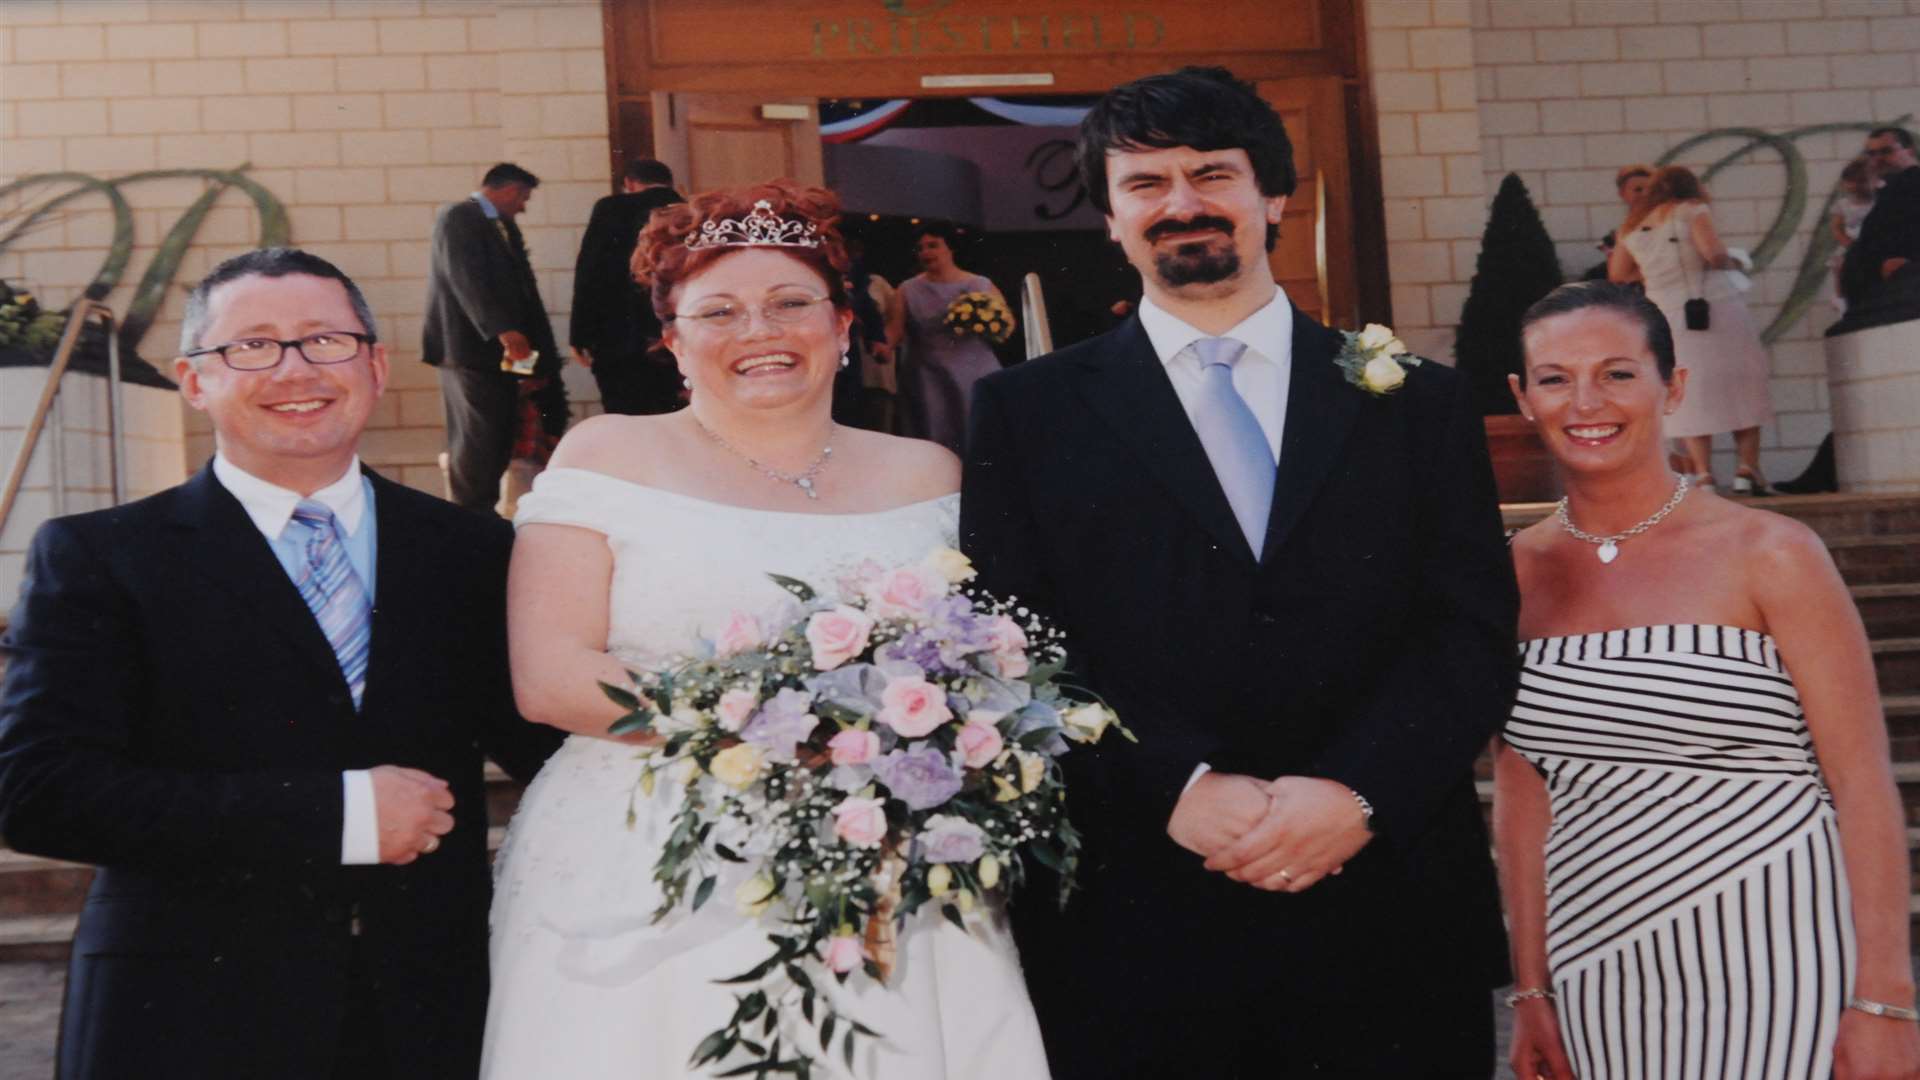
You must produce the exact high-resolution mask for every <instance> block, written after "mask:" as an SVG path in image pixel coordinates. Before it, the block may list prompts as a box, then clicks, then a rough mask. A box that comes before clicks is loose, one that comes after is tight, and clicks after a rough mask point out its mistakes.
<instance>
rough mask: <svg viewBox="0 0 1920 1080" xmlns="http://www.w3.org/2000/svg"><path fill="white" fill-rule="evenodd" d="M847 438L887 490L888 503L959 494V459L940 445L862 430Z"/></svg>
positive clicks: (849, 433) (852, 431)
mask: <svg viewBox="0 0 1920 1080" xmlns="http://www.w3.org/2000/svg"><path fill="white" fill-rule="evenodd" d="M846 438H847V439H848V441H849V443H850V444H851V445H850V446H849V449H852V450H855V451H856V452H857V453H858V455H859V460H860V462H861V463H862V465H863V466H864V467H865V468H867V469H868V470H869V471H870V474H871V475H873V476H875V477H877V478H879V480H880V482H881V483H883V484H884V485H885V486H886V488H887V492H888V494H889V495H890V496H892V497H891V498H890V499H889V500H888V501H889V502H898V503H909V502H924V501H925V500H927V499H937V498H939V497H940V496H942V495H951V494H953V493H954V492H956V491H959V490H960V459H959V458H958V457H956V456H954V453H953V451H951V450H949V449H947V448H946V447H944V446H941V445H940V444H939V443H935V442H928V441H926V440H925V439H903V438H901V437H899V436H897V435H884V434H881V433H880V432H877V431H863V430H859V429H854V430H851V431H849V432H848V433H847V436H846Z"/></svg>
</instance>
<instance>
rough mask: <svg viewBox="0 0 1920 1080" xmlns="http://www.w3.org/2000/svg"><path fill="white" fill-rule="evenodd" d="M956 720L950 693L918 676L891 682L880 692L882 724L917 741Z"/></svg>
mask: <svg viewBox="0 0 1920 1080" xmlns="http://www.w3.org/2000/svg"><path fill="white" fill-rule="evenodd" d="M951 719H953V710H951V709H949V708H947V692H946V691H945V690H944V689H942V688H940V687H938V686H935V685H934V684H932V683H930V682H928V681H927V680H926V679H923V678H921V677H920V676H918V675H912V676H907V677H905V678H899V679H891V680H888V682H887V688H886V689H885V690H882V691H880V722H881V723H883V724H885V725H887V726H888V727H890V728H892V729H893V730H895V731H897V732H899V733H900V734H902V735H904V736H906V737H907V738H909V739H917V738H919V737H920V736H922V735H925V734H926V733H928V732H929V731H932V730H933V729H934V728H937V727H939V726H940V725H941V724H944V723H946V722H947V721H949V720H951Z"/></svg>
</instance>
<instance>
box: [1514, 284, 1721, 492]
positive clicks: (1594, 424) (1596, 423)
mask: <svg viewBox="0 0 1920 1080" xmlns="http://www.w3.org/2000/svg"><path fill="white" fill-rule="evenodd" d="M1522 343H1523V345H1524V347H1525V350H1526V360H1525V363H1526V366H1527V382H1526V386H1525V387H1524V388H1523V387H1522V386H1521V385H1520V379H1519V377H1518V376H1508V380H1509V382H1510V384H1511V385H1512V388H1513V395H1514V398H1515V399H1516V400H1517V401H1519V403H1520V411H1521V412H1522V413H1524V414H1526V416H1527V418H1528V419H1529V420H1532V421H1533V422H1534V426H1535V427H1536V428H1538V429H1539V432H1540V437H1541V439H1542V440H1544V441H1545V442H1546V444H1547V449H1548V450H1550V451H1552V452H1553V456H1554V460H1555V461H1556V462H1558V463H1559V465H1560V467H1561V468H1563V469H1565V470H1567V471H1568V472H1571V473H1576V474H1579V473H1606V472H1616V471H1621V470H1627V469H1633V468H1637V467H1645V466H1647V465H1648V463H1649V462H1652V463H1656V465H1657V464H1658V463H1662V462H1664V461H1665V459H1666V449H1665V438H1664V436H1663V434H1662V431H1661V418H1662V417H1664V416H1665V415H1666V414H1668V413H1671V412H1672V411H1673V410H1674V409H1675V408H1676V407H1678V406H1679V404H1680V399H1681V397H1682V396H1683V395H1684V393H1685V390H1686V381H1687V380H1686V376H1687V372H1686V370H1685V369H1684V368H1682V369H1679V370H1676V371H1675V372H1674V373H1673V381H1672V382H1671V383H1667V382H1664V381H1662V380H1661V378H1660V369H1659V365H1658V363H1657V362H1656V361H1655V359H1654V355H1653V350H1652V349H1651V348H1649V347H1648V345H1647V336H1646V332H1645V331H1644V330H1643V329H1642V328H1641V326H1640V325H1639V323H1637V322H1635V321H1634V319H1633V318H1632V317H1631V316H1629V315H1626V314H1623V313H1621V312H1618V311H1610V310H1607V309H1605V308H1585V309H1581V310H1578V311H1571V312H1568V313H1566V314H1564V315H1554V316H1551V317H1548V318H1545V319H1542V320H1540V321H1539V322H1537V323H1535V324H1534V325H1533V326H1532V327H1530V328H1529V329H1528V330H1527V333H1526V336H1525V337H1524V338H1523V339H1522ZM1660 467H1663V466H1660Z"/></svg>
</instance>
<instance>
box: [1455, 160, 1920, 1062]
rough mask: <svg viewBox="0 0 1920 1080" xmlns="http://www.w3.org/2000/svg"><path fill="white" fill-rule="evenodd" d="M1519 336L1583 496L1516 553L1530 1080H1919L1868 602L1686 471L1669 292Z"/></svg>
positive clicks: (1506, 868) (1552, 445) (1800, 547)
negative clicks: (1669, 447)
mask: <svg viewBox="0 0 1920 1080" xmlns="http://www.w3.org/2000/svg"><path fill="white" fill-rule="evenodd" d="M1658 186H1659V185H1658V181H1656V183H1655V187H1656V188H1657V187H1658ZM1629 235H1630V236H1631V234H1629ZM1520 325H1521V341H1522V343H1523V346H1524V356H1525V358H1524V362H1523V366H1522V371H1523V374H1521V375H1517V376H1510V377H1509V378H1510V381H1511V382H1512V385H1513V392H1514V397H1515V398H1517V399H1518V401H1519V404H1520V411H1521V412H1522V413H1524V414H1525V415H1526V416H1527V418H1528V419H1529V420H1532V421H1533V422H1534V424H1535V425H1536V426H1537V427H1538V429H1539V431H1540V435H1541V437H1542V438H1543V439H1544V440H1545V441H1546V445H1547V448H1548V450H1549V451H1550V452H1551V453H1552V454H1553V456H1554V462H1555V466H1556V468H1557V470H1558V471H1559V474H1560V479H1561V483H1562V484H1563V486H1564V487H1565V490H1566V492H1567V495H1566V498H1564V499H1562V500H1561V503H1560V508H1559V512H1558V514H1557V515H1556V516H1554V517H1549V518H1547V519H1546V520H1544V521H1542V522H1540V523H1539V524H1537V525H1534V526H1533V527H1532V528H1529V529H1526V530H1524V531H1523V532H1521V533H1520V534H1519V535H1518V536H1517V537H1515V539H1514V542H1513V561H1514V567H1515V569H1516V571H1517V572H1518V574H1519V579H1520V637H1521V639H1522V642H1523V643H1522V646H1521V650H1522V661H1523V663H1522V668H1521V679H1520V693H1519V697H1518V700H1517V701H1516V703H1515V705H1514V710H1513V716H1512V719H1511V720H1509V721H1508V723H1507V726H1506V729H1505V731H1504V732H1503V733H1502V735H1501V738H1500V741H1499V743H1498V751H1497V755H1496V759H1495V764H1494V807H1493V822H1494V835H1495V839H1496V844H1497V852H1498V861H1499V867H1500V878H1501V888H1502V891H1503V892H1504V893H1505V898H1506V911H1507V917H1508V920H1509V923H1510V926H1511V935H1510V937H1511V941H1512V948H1513V969H1514V976H1515V985H1516V990H1515V991H1514V992H1513V993H1512V994H1510V995H1509V996H1508V1004H1509V1005H1511V1006H1513V1008H1514V1036H1513V1044H1512V1047H1513V1048H1512V1053H1511V1062H1512V1066H1513V1071H1514V1074H1515V1075H1516V1076H1519V1077H1529V1078H1549V1080H1567V1078H1569V1077H1573V1076H1578V1077H1579V1078H1580V1080H1609V1078H1617V1077H1642V1076H1685V1077H1707V1076H1741V1077H1755V1078H1759V1077H1768V1078H1778V1080H1808V1078H1814V1077H1822V1078H1824V1077H1839V1078H1842V1080H1847V1078H1857V1077H1895V1076H1898V1077H1912V1076H1914V1075H1915V1074H1916V1070H1920V1027H1916V1026H1915V1024H1914V1020H1915V1018H1916V1016H1920V1014H1916V1013H1915V1012H1913V1005H1914V983H1913V972H1912V970H1911V968H1910V966H1909V958H1908V952H1907V948H1908V941H1907V885H1908V881H1907V848H1906V830H1905V821H1904V818H1903V813H1902V810H1901V805H1900V794H1899V792H1898V790H1897V789H1896V788H1895V786H1894V782H1893V770H1892V767H1891V765H1890V764H1889V762H1888V754H1887V732H1886V727H1885V723H1884V721H1883V720H1882V713H1881V705H1880V699H1879V694H1878V692H1877V691H1876V690H1875V686H1874V666H1873V657H1872V655H1871V653H1870V651H1869V649H1868V646H1867V636H1866V632H1865V630H1864V629H1863V628H1862V626H1861V623H1860V615H1859V613H1858V612H1857V611H1856V610H1855V608H1854V605H1853V601H1852V599H1851V598H1850V597H1849V596H1848V593H1847V587H1846V585H1845V584H1844V583H1843V582H1842V581H1841V579H1840V575H1839V573H1838V572H1837V571H1835V569H1834V565H1833V561H1832V559H1831V558H1830V557H1829V556H1828V554H1827V550H1826V547H1825V546H1824V545H1823V544H1822V543H1821V541H1820V538H1819V536H1817V535H1815V534H1814V533H1813V532H1812V530H1810V529H1808V528H1807V527H1806V526H1804V525H1801V524H1799V523H1797V522H1795V521H1792V520H1790V519H1788V518H1784V517H1779V516H1777V515H1774V514H1768V513H1764V512H1761V511H1757V510H1751V509H1747V508H1744V507H1741V506H1738V505H1736V504H1734V503H1732V502H1728V501H1726V500H1723V499H1719V498H1716V497H1715V496H1714V495H1711V494H1707V493H1703V492H1699V491H1691V490H1690V485H1689V483H1688V481H1687V479H1686V478H1685V477H1683V476H1676V475H1674V473H1673V472H1672V471H1671V470H1670V469H1669V468H1668V466H1667V461H1666V433H1665V432H1664V431H1663V421H1664V420H1665V419H1668V418H1671V417H1673V416H1677V415H1679V411H1680V410H1681V409H1682V407H1683V406H1682V402H1683V401H1684V399H1685V397H1686V396H1687V395H1690V394H1691V393H1692V392H1693V386H1692V380H1691V379H1690V378H1689V377H1688V373H1687V371H1686V369H1685V368H1684V367H1683V368H1681V369H1680V370H1678V371H1676V370H1675V366H1674V361H1675V352H1674V341H1673V338H1674V332H1672V331H1670V330H1669V328H1668V325H1667V320H1666V318H1665V317H1664V316H1663V315H1662V314H1661V312H1660V311H1659V310H1658V309H1657V308H1655V307H1654V306H1653V304H1651V303H1650V302H1649V298H1647V297H1643V296H1641V295H1639V294H1638V293H1635V292H1633V291H1632V290H1629V289H1627V288H1624V287H1622V286H1620V285H1614V284H1607V283H1585V282H1583V283H1579V284H1575V285H1568V286H1564V287H1562V288H1560V289H1558V290H1555V291H1554V292H1552V293H1550V294H1548V295H1547V296H1546V297H1545V298H1544V299H1542V300H1541V301H1540V302H1538V303H1536V304H1535V305H1534V306H1533V307H1532V308H1530V309H1529V310H1528V311H1527V313H1526V315H1525V316H1523V317H1522V319H1521V324H1520ZM1596 555H1597V556H1598V557H1597V558H1596V557H1595V556H1596Z"/></svg>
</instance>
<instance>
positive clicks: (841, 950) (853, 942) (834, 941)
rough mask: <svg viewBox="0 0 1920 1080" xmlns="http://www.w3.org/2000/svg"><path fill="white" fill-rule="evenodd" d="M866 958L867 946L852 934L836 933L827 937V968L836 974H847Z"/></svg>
mask: <svg viewBox="0 0 1920 1080" xmlns="http://www.w3.org/2000/svg"><path fill="white" fill-rule="evenodd" d="M866 958H867V950H866V947H865V946H863V945H861V944H860V939H859V938H857V937H854V936H853V935H852V934H835V935H834V936H833V937H830V938H828V939H827V955H826V956H825V957H824V959H825V960H826V964H827V968H828V969H829V970H831V971H832V972H833V973H834V974H836V975H845V974H846V973H847V972H849V971H852V970H853V969H855V968H857V967H859V966H860V964H861V962H862V961H864V960H866Z"/></svg>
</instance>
